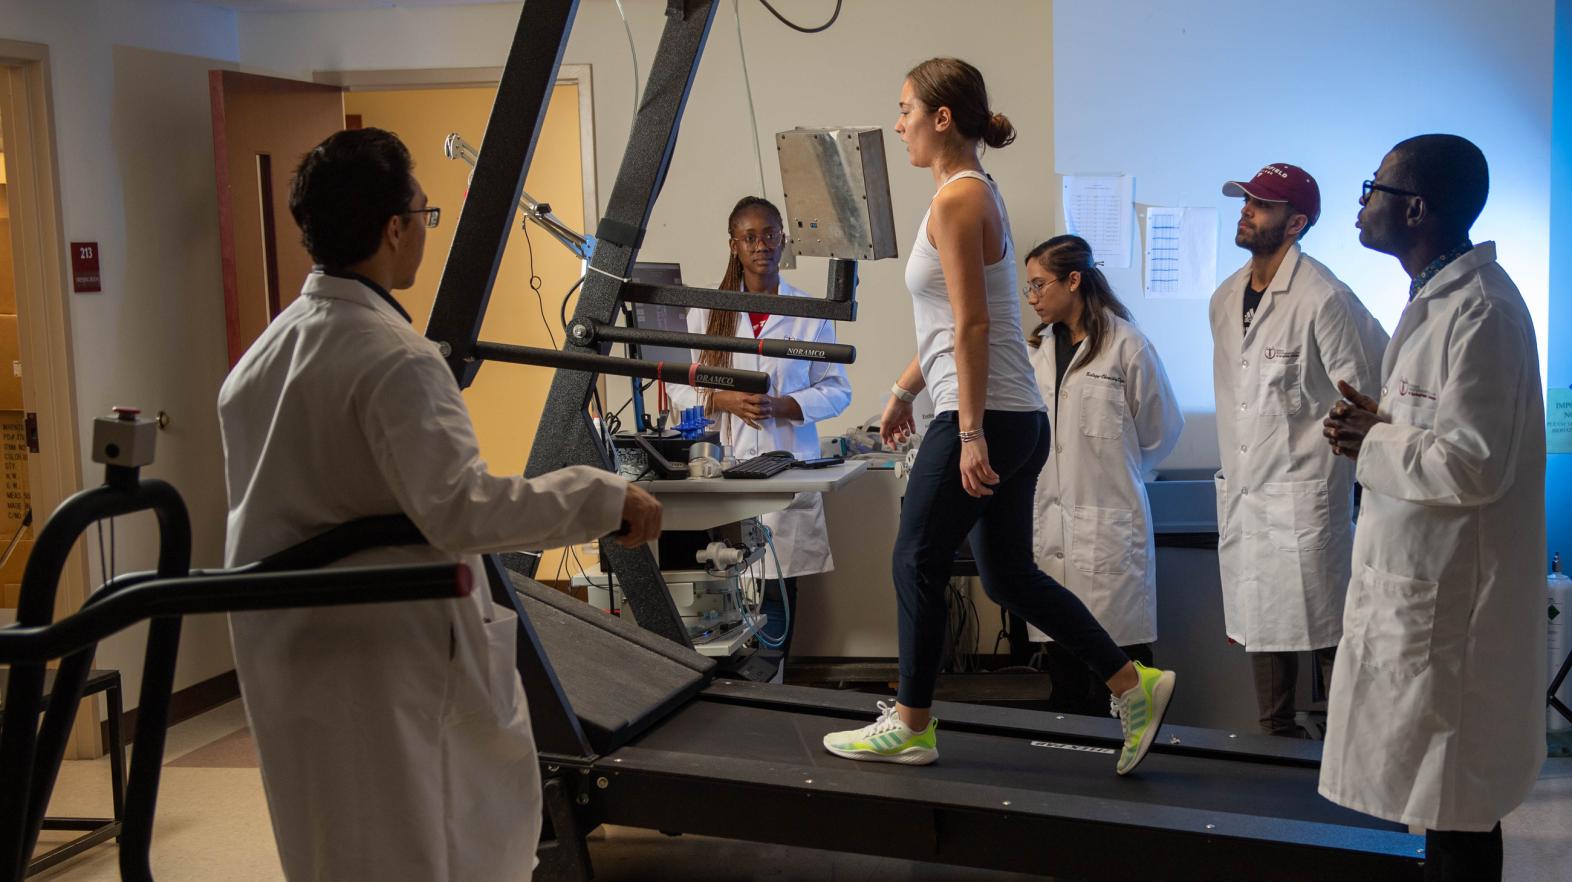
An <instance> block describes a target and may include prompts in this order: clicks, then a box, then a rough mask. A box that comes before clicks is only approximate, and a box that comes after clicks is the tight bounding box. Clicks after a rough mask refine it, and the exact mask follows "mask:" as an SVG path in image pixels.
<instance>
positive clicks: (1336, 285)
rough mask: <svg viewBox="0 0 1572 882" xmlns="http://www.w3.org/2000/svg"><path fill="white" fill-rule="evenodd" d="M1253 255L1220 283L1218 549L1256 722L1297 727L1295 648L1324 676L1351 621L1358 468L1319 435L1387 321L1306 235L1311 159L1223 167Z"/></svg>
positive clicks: (1375, 364) (1314, 211)
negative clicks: (1246, 173)
mask: <svg viewBox="0 0 1572 882" xmlns="http://www.w3.org/2000/svg"><path fill="white" fill-rule="evenodd" d="M1223 195H1225V196H1242V197H1244V206H1243V207H1242V208H1241V209H1240V212H1239V225H1238V228H1237V232H1236V235H1235V238H1234V241H1235V243H1236V244H1238V245H1239V247H1241V248H1244V249H1246V250H1248V251H1249V252H1250V262H1249V263H1247V264H1246V265H1245V266H1244V267H1243V268H1241V269H1240V270H1239V271H1238V272H1236V273H1234V274H1233V275H1232V276H1230V277H1229V278H1228V280H1227V281H1225V282H1223V284H1222V285H1221V286H1219V287H1218V289H1217V292H1216V293H1215V294H1213V295H1212V306H1211V320H1212V342H1213V357H1212V379H1213V383H1214V388H1215V390H1216V394H1217V438H1218V443H1219V447H1220V453H1221V457H1222V459H1221V462H1222V469H1221V471H1219V472H1218V473H1217V532H1218V548H1217V554H1218V563H1219V567H1220V569H1221V575H1222V587H1223V619H1224V624H1225V626H1226V628H1227V631H1228V637H1229V639H1231V640H1233V641H1234V642H1236V643H1241V644H1243V645H1244V648H1245V651H1246V653H1247V654H1248V656H1249V658H1250V662H1251V670H1252V671H1253V673H1254V676H1255V693H1256V705H1257V708H1258V709H1259V711H1260V725H1261V731H1262V732H1264V733H1266V734H1268V735H1287V736H1296V735H1298V734H1300V731H1301V730H1300V728H1299V726H1298V724H1297V723H1296V722H1295V719H1294V710H1295V683H1296V681H1297V679H1298V670H1299V655H1298V654H1299V653H1301V652H1305V651H1310V652H1312V653H1313V654H1314V659H1315V662H1316V664H1317V666H1318V667H1319V668H1320V671H1321V673H1322V675H1323V677H1325V678H1326V679H1327V680H1330V677H1331V667H1332V661H1333V659H1334V657H1335V655H1336V651H1337V649H1336V648H1337V640H1338V637H1339V636H1341V632H1342V622H1343V595H1344V592H1345V590H1346V588H1347V585H1348V556H1349V549H1350V548H1351V546H1352V544H1353V488H1354V470H1353V467H1352V465H1351V464H1350V463H1348V462H1347V461H1345V460H1340V459H1338V458H1337V457H1335V456H1333V455H1332V452H1331V450H1330V449H1328V448H1327V446H1326V444H1325V443H1324V442H1323V440H1322V438H1321V419H1322V416H1323V415H1324V414H1325V413H1326V409H1327V408H1329V407H1331V405H1332V402H1334V401H1336V400H1337V387H1336V381H1337V380H1338V379H1342V378H1346V377H1358V378H1360V379H1359V381H1360V382H1363V383H1367V384H1369V383H1374V381H1375V378H1376V374H1377V370H1378V369H1379V368H1380V365H1381V351H1382V349H1383V348H1384V347H1385V346H1386V332H1384V331H1383V330H1381V326H1380V324H1378V323H1377V322H1376V320H1375V319H1374V318H1372V317H1371V315H1370V312H1369V311H1368V310H1366V309H1365V307H1364V304H1362V303H1360V302H1359V298H1357V297H1355V296H1354V292H1353V291H1350V290H1349V288H1348V286H1347V285H1345V284H1343V283H1342V282H1341V281H1339V280H1338V278H1337V277H1336V276H1334V275H1333V274H1332V271H1331V270H1329V269H1327V268H1326V267H1325V266H1323V265H1322V264H1321V263H1319V262H1318V261H1316V260H1313V259H1311V258H1310V257H1309V256H1308V255H1306V254H1304V253H1302V252H1301V251H1300V248H1299V240H1300V239H1302V238H1303V236H1304V234H1305V231H1306V230H1308V229H1309V228H1310V227H1311V225H1313V224H1314V223H1315V222H1316V219H1317V218H1318V217H1319V216H1320V214H1321V192H1320V189H1319V188H1318V187H1317V186H1316V182H1315V179H1314V178H1312V177H1310V175H1308V174H1306V173H1305V171H1304V170H1303V169H1300V168H1298V167H1296V166H1292V165H1288V164H1286V163H1275V164H1273V165H1268V166H1266V167H1265V168H1262V169H1261V170H1260V171H1259V172H1257V173H1256V175H1255V177H1254V178H1252V179H1250V180H1249V181H1229V182H1228V183H1226V184H1224V185H1223Z"/></svg>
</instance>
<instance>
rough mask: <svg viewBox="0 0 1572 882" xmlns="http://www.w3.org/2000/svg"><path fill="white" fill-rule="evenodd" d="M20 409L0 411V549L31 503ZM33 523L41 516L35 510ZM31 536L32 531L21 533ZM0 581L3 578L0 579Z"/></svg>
mask: <svg viewBox="0 0 1572 882" xmlns="http://www.w3.org/2000/svg"><path fill="white" fill-rule="evenodd" d="M23 416H24V415H23V414H22V412H21V411H0V548H3V547H4V543H5V542H6V541H7V540H9V539H10V538H11V534H12V533H15V532H16V528H17V527H18V526H20V525H21V523H22V516H23V515H24V514H26V512H27V509H28V506H29V505H31V504H32V488H31V487H30V486H29V483H28V474H27V464H28V452H27V429H26V423H25V421H24V419H23ZM33 521H34V522H35V523H39V522H41V521H42V515H40V514H38V513H35V514H34V517H33ZM23 537H24V538H27V539H31V538H32V530H31V529H29V530H28V531H27V533H25V534H23ZM0 581H3V580H0Z"/></svg>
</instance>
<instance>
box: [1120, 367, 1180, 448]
mask: <svg viewBox="0 0 1572 882" xmlns="http://www.w3.org/2000/svg"><path fill="white" fill-rule="evenodd" d="M1124 372H1125V377H1126V378H1127V380H1126V382H1125V395H1126V396H1128V400H1127V401H1126V402H1125V404H1126V405H1127V406H1128V407H1129V408H1130V417H1131V420H1132V421H1133V423H1134V425H1135V436H1136V440H1137V441H1139V442H1140V446H1141V471H1143V472H1145V471H1149V470H1151V469H1154V468H1156V467H1157V466H1158V464H1159V463H1161V462H1162V461H1163V460H1165V459H1167V458H1168V454H1170V453H1172V452H1173V450H1174V447H1175V446H1176V445H1178V443H1179V433H1180V432H1181V431H1183V430H1184V412H1183V411H1181V410H1180V409H1179V399H1178V398H1177V397H1175V396H1174V387H1173V385H1172V384H1170V383H1169V382H1168V372H1167V371H1165V370H1163V362H1162V359H1160V358H1158V357H1157V350H1156V349H1154V348H1153V347H1152V345H1151V344H1150V343H1146V344H1144V345H1142V346H1141V347H1140V348H1139V349H1137V350H1136V352H1135V355H1134V357H1133V358H1131V359H1130V363H1129V364H1127V365H1125V369H1124Z"/></svg>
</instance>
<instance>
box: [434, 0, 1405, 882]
mask: <svg viewBox="0 0 1572 882" xmlns="http://www.w3.org/2000/svg"><path fill="white" fill-rule="evenodd" d="M577 5H578V4H577V2H576V0H526V2H525V3H524V6H523V9H522V11H521V13H520V19H519V27H518V30H517V32H516V34H515V37H514V41H513V44H512V48H511V50H510V52H509V56H508V60H507V62H506V65H505V67H504V69H503V73H502V78H501V81H500V83H499V85H498V91H497V99H496V104H495V106H494V108H493V110H492V116H491V120H490V123H489V125H488V126H487V128H486V134H485V141H484V143H483V145H482V149H481V152H480V154H479V156H478V157H476V161H475V172H474V176H473V178H472V179H471V184H470V190H469V196H468V199H467V200H466V202H465V204H464V206H463V209H462V212H461V213H460V215H459V221H458V226H457V229H456V231H455V234H454V240H453V245H452V249H451V251H450V252H449V255H448V260H447V263H446V265H445V267H444V271H443V275H442V280H441V283H440V285H439V288H438V292H437V298H436V301H435V303H434V305H433V309H432V314H431V319H430V323H429V325H428V328H427V336H428V337H430V338H431V339H433V340H434V341H436V342H437V344H438V346H439V348H440V349H441V351H442V352H443V354H444V356H445V357H446V358H447V360H448V363H449V366H450V367H451V369H452V370H453V372H454V376H455V377H456V378H457V380H458V382H459V384H460V386H461V387H462V386H467V385H468V384H469V383H470V382H471V381H473V379H474V376H475V373H476V372H477V371H478V370H479V369H480V367H481V366H482V365H483V364H484V363H485V361H487V360H500V361H508V362H512V363H520V364H532V365H540V366H546V367H552V368H556V369H557V372H556V374H555V376H554V378H553V381H552V385H551V389H550V392H549V395H548V398H547V401H546V406H545V410H544V412H543V414H542V419H541V426H542V427H543V428H544V427H548V426H549V427H550V431H541V432H539V433H538V434H537V436H536V442H535V444H534V447H533V449H532V451H531V454H530V457H529V461H528V464H527V467H526V474H527V475H530V476H538V475H541V474H544V473H546V472H550V471H553V470H555V469H558V468H562V467H564V466H567V465H574V464H591V465H596V466H599V467H602V468H607V469H611V468H613V455H614V454H613V452H612V451H611V450H610V449H609V447H610V445H609V444H608V443H607V442H606V439H605V437H604V436H603V435H602V434H601V432H600V430H599V429H598V428H597V427H596V426H594V425H593V424H592V423H591V421H590V419H589V415H588V412H587V408H588V405H589V402H590V398H591V395H592V393H594V392H595V389H596V379H597V376H598V375H599V374H608V375H616V376H632V377H639V378H646V379H659V378H673V377H675V378H679V379H685V380H686V381H687V382H688V383H690V384H692V385H697V386H709V387H712V388H727V389H736V390H739V391H763V390H764V389H765V388H767V386H766V381H767V378H766V377H765V376H764V375H763V374H757V373H754V372H749V371H741V370H735V369H724V368H711V367H707V366H701V365H689V364H686V363H682V364H672V363H665V362H649V361H641V360H636V359H627V358H618V357H614V356H612V355H610V354H609V353H610V349H611V344H612V343H614V342H620V343H626V344H639V343H646V344H659V345H665V346H676V347H681V348H689V349H727V348H729V347H734V346H735V345H736V344H737V341H736V340H735V339H733V338H721V337H711V336H707V335H698V334H680V333H676V332H669V331H653V330H651V331H641V330H639V329H637V328H636V327H632V326H631V325H632V322H631V321H630V322H629V323H628V324H629V325H630V326H617V325H615V322H616V319H617V316H618V315H619V313H621V312H623V310H624V309H625V307H626V306H627V305H628V304H630V303H648V304H660V305H672V306H690V307H700V308H720V309H730V310H736V311H750V310H752V311H768V312H775V313H779V314H786V315H794V316H807V317H818V318H827V319H831V320H835V321H852V320H854V319H855V317H856V300H855V290H856V262H855V261H854V260H851V259H847V258H844V257H842V258H835V257H832V259H831V260H830V261H829V264H830V266H829V278H828V283H827V285H826V296H825V297H824V298H822V299H819V298H777V297H771V296H769V295H757V294H745V293H739V292H726V291H716V290H710V289H703V288H692V287H685V286H680V285H654V284H644V283H639V282H635V281H634V280H632V279H631V278H630V275H631V269H632V266H633V264H634V262H635V260H636V259H637V256H638V251H639V247H640V245H641V244H642V241H643V236H644V231H645V230H646V228H647V225H648V222H649V218H650V214H651V211H652V209H653V206H654V202H655V198H656V196H657V195H658V193H659V190H660V188H661V186H662V185H663V184H664V182H665V177H666V171H667V168H668V165H669V163H670V159H671V155H672V151H673V150H674V149H675V148H676V144H677V131H678V125H679V123H680V120H681V117H682V111H683V108H684V106H685V104H686V102H687V97H688V94H689V91H690V89H691V87H692V84H693V78H694V76H695V74H696V71H697V68H698V62H699V58H700V56H701V55H702V52H703V48H704V43H705V40H706V38H707V37H708V34H709V29H710V26H711V24H712V22H713V19H714V14H715V11H716V8H717V5H716V0H667V2H666V25H665V28H664V31H663V33H662V36H661V40H660V45H659V49H658V51H657V54H656V56H655V59H654V61H653V63H652V68H651V71H650V73H649V77H648V80H647V85H646V87H645V92H644V94H643V95H642V96H641V100H640V102H639V107H638V114H637V116H636V119H635V121H634V125H633V130H632V133H631V135H630V139H629V143H628V148H627V151H626V152H625V154H624V156H623V159H622V164H621V167H620V170H619V172H618V175H617V180H616V183H615V185H614V187H613V190H612V194H611V198H610V200H609V202H608V205H607V209H606V215H605V216H604V217H602V218H601V219H600V221H599V223H598V225H597V228H596V230H595V237H594V240H593V245H592V248H593V250H592V253H591V256H590V258H589V263H588V271H587V272H586V274H585V277H584V279H583V282H582V286H583V287H582V290H581V293H580V297H579V301H578V305H577V307H576V310H575V312H574V316H573V320H572V323H571V324H570V326H569V329H568V334H567V338H566V340H565V342H564V345H563V347H562V348H561V349H560V350H545V349H535V348H529V347H522V346H515V345H510V344H506V343H498V342H486V341H481V340H479V339H478V334H479V331H480V328H481V325H482V322H483V319H484V317H485V310H486V306H487V303H488V302H489V299H490V296H491V291H492V287H493V284H494V282H495V278H496V268H497V266H498V263H499V261H500V255H501V253H502V249H503V248H504V247H505V246H506V241H507V236H508V232H509V229H510V227H511V226H512V224H513V223H514V212H515V209H516V206H517V205H518V200H519V196H520V194H521V193H522V191H523V183H524V177H525V174H526V172H527V171H528V168H529V161H530V157H531V155H532V154H533V151H534V147H535V141H536V138H537V135H538V133H539V131H540V126H541V122H542V119H543V116H544V111H545V107H546V100H547V98H548V97H549V90H550V88H551V85H552V83H553V82H554V80H555V77H556V72H557V66H558V64H559V63H560V60H561V58H562V55H563V52H564V50H565V47H566V45H567V39H568V35H569V33H570V31H571V28H572V23H573V17H574V14H575V13H576V11H577ZM799 349H800V347H799ZM849 349H850V347H838V349H837V351H836V352H833V353H829V352H819V351H815V352H811V353H807V354H804V353H803V352H801V351H798V352H792V353H785V352H783V353H780V355H782V357H797V358H803V357H813V358H819V359H821V360H831V359H833V360H842V361H849V360H850V358H851V357H852V356H853V355H854V354H853V353H851V352H849V351H847V350H849ZM765 354H774V353H770V352H766V353H765ZM520 559H522V560H524V561H525V562H524V563H520V564H517V565H516V566H517V568H516V569H515V570H510V569H508V568H507V567H506V566H504V564H503V561H502V558H500V557H497V556H492V557H488V558H486V576H487V580H488V582H489V585H490V589H491V591H492V593H493V596H494V598H495V599H497V600H499V601H502V602H506V603H510V604H512V605H513V606H514V607H515V608H516V609H517V611H518V612H519V635H518V648H519V670H520V674H521V676H522V677H523V679H524V684H525V690H526V694H527V695H528V699H529V704H530V713H531V717H532V723H533V726H534V728H535V735H536V742H537V746H538V747H539V749H540V751H541V762H542V771H543V778H542V780H543V788H544V796H545V806H546V819H545V820H546V827H547V833H546V838H545V839H544V841H543V842H542V845H541V848H540V852H539V857H540V859H541V865H540V867H539V869H538V870H537V878H539V879H543V880H553V882H554V880H587V879H590V878H593V868H592V867H591V865H590V860H589V852H588V848H587V846H586V844H585V836H586V835H587V834H588V833H589V832H590V831H591V830H593V829H594V828H595V827H596V826H598V825H599V824H604V823H609V824H622V825H628V826H636V827H645V828H650V829H655V830H662V831H665V832H668V833H693V834H703V835H712V836H722V837H730V838H736V839H743V840H750V841H758V842H770V843H779V844H786V845H798V846H810V847H815V848H827V849H833V850H842V851H848V852H857V853H863V854H870V855H880V856H891V857H901V858H908V859H914V860H926V861H933V862H940V863H949V864H956V865H965V866H974V867H984V868H994V869H1003V870H1013V871H1020V872H1034V873H1042V874H1052V875H1055V876H1058V877H1061V878H1086V879H1122V878H1133V877H1136V876H1137V874H1139V875H1140V876H1141V877H1143V878H1160V879H1219V878H1260V877H1270V878H1273V879H1326V878H1329V877H1334V876H1335V875H1339V874H1343V875H1347V876H1349V877H1351V878H1358V879H1361V880H1366V879H1404V880H1418V879H1419V878H1420V877H1421V873H1422V866H1423V864H1422V862H1423V857H1424V856H1423V850H1422V846H1423V840H1422V838H1421V837H1419V836H1414V835H1411V834H1409V833H1408V832H1407V830H1406V829H1405V828H1404V827H1402V826H1400V825H1396V824H1391V823H1387V822H1383V821H1378V820H1375V819H1373V818H1369V817H1367V816H1364V815H1361V814H1358V813H1355V812H1351V811H1348V810H1345V809H1342V808H1339V807H1337V806H1335V805H1333V804H1331V803H1330V802H1327V801H1326V800H1323V799H1322V798H1321V797H1320V796H1319V795H1317V792H1316V785H1317V780H1318V774H1319V764H1320V745H1319V743H1316V742H1299V741H1289V740H1286V739H1266V738H1264V737H1262V736H1257V735H1246V734H1233V733H1227V732H1217V731H1211V730H1205V729H1187V728H1184V727H1180V726H1165V727H1164V728H1163V730H1162V732H1161V734H1160V735H1159V739H1158V743H1157V744H1156V745H1155V746H1154V747H1153V748H1152V752H1151V754H1150V755H1149V756H1148V757H1147V759H1146V760H1145V762H1144V764H1143V765H1142V766H1141V768H1140V769H1139V770H1138V771H1137V772H1136V773H1134V774H1132V775H1130V776H1127V777H1124V778H1121V777H1119V776H1117V775H1115V773H1114V769H1113V766H1114V759H1115V757H1114V754H1115V751H1116V750H1117V749H1118V746H1119V742H1120V732H1119V725H1118V723H1117V721H1115V720H1112V719H1093V718H1085V717H1075V716H1069V715H1058V714H1045V713H1038V712H1031V711H1023V710H1018V709H1001V708H989V707H978V706H970V705H964V704H948V703H942V702H941V703H937V704H936V705H935V707H934V712H935V714H936V715H937V716H938V717H939V718H940V720H941V721H942V722H941V727H942V728H943V730H944V738H943V739H942V744H941V747H940V760H939V761H938V762H937V763H935V764H934V765H931V766H925V767H908V766H900V765H891V764H881V763H859V762H852V761H847V760H842V759H838V758H835V757H833V756H831V755H829V754H827V753H825V752H824V751H823V748H822V746H821V745H820V738H821V736H822V735H824V734H825V733H826V732H829V731H833V730H836V729H844V728H850V727H853V726H855V725H859V724H863V723H866V722H868V721H869V720H870V719H871V715H872V708H871V704H872V697H871V696H868V695H863V694H848V693H840V692H834V691H828V690H816V689H803V688H794V687H787V686H771V685H764V684H759V683H752V682H744V681H732V680H725V679H718V678H717V677H716V676H715V670H714V662H713V661H712V660H710V659H708V658H706V657H704V656H702V655H700V654H698V653H697V652H694V651H693V649H692V646H691V644H690V643H689V640H688V637H687V634H686V631H685V630H684V629H683V626H682V623H681V619H680V617H679V616H678V615H677V611H676V609H675V607H674V606H673V604H672V600H671V597H670V594H669V593H668V592H667V590H666V587H665V583H664V582H663V581H662V578H661V574H660V568H659V566H658V564H657V563H656V561H655V559H654V556H653V555H652V554H651V552H650V551H649V550H648V549H647V548H640V549H625V548H623V547H621V546H620V545H617V544H616V543H614V542H602V544H601V560H602V562H603V566H605V567H606V568H607V569H608V570H609V572H611V573H613V574H614V575H615V576H616V578H617V580H618V583H619V585H620V586H621V588H622V590H623V594H624V598H625V600H626V603H627V606H628V608H630V609H631V610H632V611H633V613H634V615H635V617H636V618H637V624H635V623H633V622H631V621H628V620H625V619H623V618H620V617H616V616H612V615H608V614H606V613H603V612H601V611H600V610H598V609H594V608H591V607H589V606H588V605H587V604H584V603H582V602H579V601H577V600H575V599H573V598H571V597H569V596H567V595H564V594H562V593H560V592H557V591H554V590H552V589H549V588H546V587H544V586H542V585H540V584H539V583H537V582H535V581H534V580H533V579H532V578H531V576H533V567H534V566H535V564H534V563H533V562H529V559H528V558H520V557H515V558H513V560H515V561H516V560H520ZM892 809H894V810H892Z"/></svg>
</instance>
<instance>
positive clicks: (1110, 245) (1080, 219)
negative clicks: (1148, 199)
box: [1064, 175, 1135, 268]
mask: <svg viewBox="0 0 1572 882" xmlns="http://www.w3.org/2000/svg"><path fill="white" fill-rule="evenodd" d="M1134 195H1135V179H1134V178H1132V177H1130V176H1129V175H1065V176H1064V217H1065V221H1066V224H1067V225H1068V227H1069V229H1070V232H1072V233H1074V234H1075V235H1077V236H1080V237H1081V238H1082V239H1085V240H1086V242H1087V244H1089V245H1091V246H1092V256H1093V257H1094V258H1096V259H1097V260H1100V261H1102V262H1103V265H1104V266H1109V267H1119V268H1124V267H1128V266H1129V265H1130V239H1131V235H1130V234H1131V233H1132V232H1134V227H1135V219H1134V217H1133V203H1132V200H1133V198H1134Z"/></svg>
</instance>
